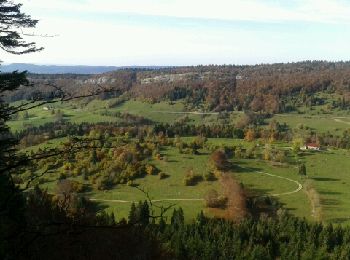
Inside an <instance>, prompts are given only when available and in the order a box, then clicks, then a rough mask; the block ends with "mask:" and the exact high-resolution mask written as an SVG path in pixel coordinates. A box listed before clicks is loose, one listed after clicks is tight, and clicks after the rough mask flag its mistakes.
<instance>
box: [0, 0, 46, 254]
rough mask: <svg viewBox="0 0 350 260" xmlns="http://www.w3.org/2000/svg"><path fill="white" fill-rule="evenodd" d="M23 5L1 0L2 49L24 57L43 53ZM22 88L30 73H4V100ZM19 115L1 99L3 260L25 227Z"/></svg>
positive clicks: (0, 84)
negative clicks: (16, 132) (18, 171)
mask: <svg viewBox="0 0 350 260" xmlns="http://www.w3.org/2000/svg"><path fill="white" fill-rule="evenodd" d="M20 8H21V5H20V4H15V3H13V2H12V1H9V0H0V49H2V50H4V51H6V52H9V53H12V54H24V53H30V52H35V51H39V50H41V48H39V49H38V48H36V45H35V43H33V42H27V41H25V39H23V33H22V29H24V28H33V27H35V26H36V24H37V20H33V19H32V18H31V17H30V16H28V15H26V14H24V13H22V12H21V10H20ZM21 85H24V86H25V85H28V80H27V78H26V73H25V72H23V73H18V72H13V73H1V74H0V97H1V96H2V95H3V94H4V92H6V91H14V90H16V89H17V88H19V87H20V86H21ZM18 112H19V109H18V108H15V107H10V106H9V105H7V104H5V103H4V102H3V100H1V98H0V230H1V232H0V258H1V259H6V258H11V253H12V252H13V251H12V250H16V248H15V247H16V241H17V238H18V236H19V234H21V232H20V230H21V229H22V228H23V227H24V225H25V223H24V213H23V211H24V199H23V196H22V195H23V194H22V193H21V192H20V191H19V190H18V189H17V188H16V187H15V185H14V184H13V180H12V176H11V174H13V173H14V169H15V168H16V167H17V166H18V165H19V164H23V163H21V162H23V161H24V160H23V158H22V160H20V158H18V157H17V156H16V150H15V149H14V145H15V144H16V143H17V140H16V139H15V138H13V136H12V135H11V134H10V131H9V128H8V126H7V125H6V122H7V121H8V120H9V119H10V118H11V116H12V115H15V114H17V113H18Z"/></svg>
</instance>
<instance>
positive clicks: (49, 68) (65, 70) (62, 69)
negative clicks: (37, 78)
mask: <svg viewBox="0 0 350 260" xmlns="http://www.w3.org/2000/svg"><path fill="white" fill-rule="evenodd" d="M160 68H167V67H164V66H163V67H162V66H159V67H158V66H124V67H117V66H85V65H77V66H74V65H72V66H61V65H35V64H29V63H12V64H7V65H1V66H0V71H1V72H12V71H15V70H18V71H28V72H29V73H33V74H102V73H106V72H110V71H116V70H121V69H160Z"/></svg>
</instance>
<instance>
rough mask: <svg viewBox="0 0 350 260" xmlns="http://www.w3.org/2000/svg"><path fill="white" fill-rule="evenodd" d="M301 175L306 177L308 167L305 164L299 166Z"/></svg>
mask: <svg viewBox="0 0 350 260" xmlns="http://www.w3.org/2000/svg"><path fill="white" fill-rule="evenodd" d="M299 175H301V176H306V166H305V164H304V163H302V164H300V165H299Z"/></svg>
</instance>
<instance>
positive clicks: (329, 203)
mask: <svg viewBox="0 0 350 260" xmlns="http://www.w3.org/2000/svg"><path fill="white" fill-rule="evenodd" d="M321 204H322V205H325V206H334V205H339V204H340V203H339V200H336V199H321Z"/></svg>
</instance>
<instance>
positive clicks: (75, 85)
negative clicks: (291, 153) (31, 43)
mask: <svg viewBox="0 0 350 260" xmlns="http://www.w3.org/2000/svg"><path fill="white" fill-rule="evenodd" d="M349 75H350V64H349V63H348V62H335V63H334V62H325V61H306V62H299V63H287V64H271V65H269V64H266V65H265V64H263V65H256V66H198V67H179V68H171V69H155V70H154V69H153V70H151V69H149V70H147V69H125V70H121V71H117V72H111V73H106V74H101V75H97V76H96V75H95V76H87V75H81V76H79V75H69V74H68V75H34V74H33V75H29V76H28V78H29V79H30V81H31V82H33V84H34V86H35V87H33V88H31V89H30V90H28V89H27V88H26V89H24V88H22V89H19V90H17V91H16V92H13V93H11V94H8V95H7V97H6V100H8V101H16V100H22V99H29V100H30V99H35V98H43V97H44V98H46V99H50V98H54V97H61V93H60V91H66V92H68V93H76V91H77V90H78V91H79V93H89V92H91V89H93V88H96V85H97V86H104V87H113V88H114V89H117V90H115V91H111V92H109V93H104V94H101V96H100V98H101V99H106V98H110V97H116V96H120V95H121V94H123V95H124V96H125V95H126V96H128V97H130V98H139V99H143V100H145V101H148V102H158V101H161V100H170V101H176V100H179V99H185V100H186V103H187V105H188V109H201V110H204V111H232V110H239V111H240V110H251V111H255V112H260V111H262V112H266V113H278V112H290V111H293V110H296V107H297V106H298V105H300V104H306V105H307V106H313V105H318V104H322V102H323V101H322V99H319V98H317V97H316V96H315V94H316V93H317V92H327V93H337V94H339V95H341V96H342V98H341V99H339V100H335V103H334V106H340V107H342V108H343V109H345V108H348V107H349V104H350V96H349V91H350V82H349ZM112 105H113V104H112Z"/></svg>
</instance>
